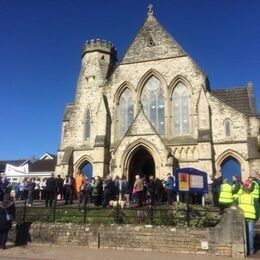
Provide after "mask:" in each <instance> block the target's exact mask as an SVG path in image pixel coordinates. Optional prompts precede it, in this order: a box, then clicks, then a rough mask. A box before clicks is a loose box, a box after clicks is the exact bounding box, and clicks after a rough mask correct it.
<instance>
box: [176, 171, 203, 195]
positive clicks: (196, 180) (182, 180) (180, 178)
mask: <svg viewBox="0 0 260 260" xmlns="http://www.w3.org/2000/svg"><path fill="white" fill-rule="evenodd" d="M175 177H176V186H177V190H178V191H179V192H189V193H207V192H208V178H207V173H206V172H203V171H200V170H198V169H195V168H180V169H176V170H175Z"/></svg>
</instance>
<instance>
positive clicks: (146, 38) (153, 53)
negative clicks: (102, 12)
mask: <svg viewBox="0 0 260 260" xmlns="http://www.w3.org/2000/svg"><path fill="white" fill-rule="evenodd" d="M180 56H187V54H186V52H185V51H184V50H183V49H182V48H181V47H180V45H179V44H178V43H177V42H176V41H175V39H173V37H172V36H171V35H170V34H169V33H168V32H167V31H166V30H165V29H164V28H163V27H162V26H161V25H160V23H159V22H158V21H157V19H156V18H155V17H154V16H153V14H152V13H148V17H147V19H146V21H145V22H144V24H143V26H142V27H141V29H140V31H139V32H138V33H137V35H136V37H135V38H134V40H133V42H132V43H131V44H130V46H129V47H128V49H127V51H126V53H125V54H124V56H123V58H122V60H121V61H120V64H126V63H135V62H142V61H149V60H156V59H166V58H175V57H180Z"/></svg>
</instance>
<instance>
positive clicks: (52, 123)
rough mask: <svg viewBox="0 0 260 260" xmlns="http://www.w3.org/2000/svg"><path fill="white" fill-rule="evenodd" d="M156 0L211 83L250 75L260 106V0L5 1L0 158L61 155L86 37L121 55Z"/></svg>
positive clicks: (1, 2)
mask: <svg viewBox="0 0 260 260" xmlns="http://www.w3.org/2000/svg"><path fill="white" fill-rule="evenodd" d="M150 2H151V3H152V4H153V5H154V14H155V16H156V17H157V19H158V20H159V21H160V23H161V24H162V25H163V26H164V27H165V28H166V29H167V31H168V32H170V33H171V34H172V35H173V37H174V38H175V39H176V40H177V41H178V42H179V44H180V45H181V46H182V47H183V48H184V49H185V50H186V51H187V52H188V53H189V54H190V56H191V57H192V58H193V59H194V60H195V61H196V62H197V64H199V66H200V67H201V68H202V69H203V70H204V72H205V73H206V74H207V75H208V76H209V80H210V83H211V87H212V88H219V87H229V86H230V87H233V86H241V85H245V84H246V83H247V81H248V80H251V81H253V83H254V91H255V94H256V98H257V101H258V110H259V108H260V106H259V102H260V71H259V69H260V50H259V49H260V1H258V0H229V1H227V0H197V1H194V0H157V1H146V0H143V1H142V0H125V1H123V0H120V1H119V0H110V1H107V0H99V1H98V0H97V1H91V0H0V88H1V106H0V118H1V128H0V160H3V159H20V158H28V157H31V156H33V155H34V156H36V157H39V156H40V155H42V154H43V153H45V152H51V153H56V151H57V149H58V145H59V142H60V133H61V120H62V115H63V111H64V107H65V104H66V103H69V102H73V101H74V96H75V89H76V81H77V77H78V73H79V69H80V54H81V48H82V46H83V44H84V42H85V41H86V40H89V39H92V38H101V39H106V40H110V41H112V42H113V43H114V44H115V46H116V47H117V49H118V54H119V55H118V56H119V58H120V57H121V56H122V54H123V53H124V51H125V50H126V48H127V47H128V45H129V44H130V42H131V41H132V39H133V38H134V36H135V34H136V33H137V31H138V30H139V28H140V26H141V25H142V23H143V22H144V19H145V18H146V13H147V8H146V7H147V5H148V4H149V3H150Z"/></svg>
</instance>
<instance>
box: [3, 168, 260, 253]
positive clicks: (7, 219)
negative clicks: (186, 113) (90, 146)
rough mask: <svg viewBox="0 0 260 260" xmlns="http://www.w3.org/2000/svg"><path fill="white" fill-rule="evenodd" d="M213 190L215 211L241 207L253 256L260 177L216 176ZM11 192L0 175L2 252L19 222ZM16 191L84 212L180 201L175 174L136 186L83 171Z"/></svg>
mask: <svg viewBox="0 0 260 260" xmlns="http://www.w3.org/2000/svg"><path fill="white" fill-rule="evenodd" d="M209 186H210V187H209V188H210V190H211V193H212V203H213V205H214V206H215V207H219V208H220V210H221V211H224V209H225V208H227V207H231V206H237V207H239V208H240V209H241V210H242V211H243V212H244V217H245V220H246V226H247V233H248V242H249V244H248V248H249V254H253V253H254V245H253V241H254V224H255V222H256V220H257V219H258V218H259V216H260V212H259V211H260V210H259V205H260V203H259V202H260V201H259V192H260V174H259V173H258V174H256V177H252V176H249V178H248V179H247V180H245V181H244V182H242V180H241V179H240V178H239V177H238V176H233V177H232V183H229V182H228V180H227V179H223V178H222V177H221V176H218V175H215V176H212V182H211V183H210V184H209ZM11 189H12V184H11V183H10V181H9V180H8V179H7V178H6V176H5V174H2V175H0V222H1V224H0V248H5V243H6V238H7V234H8V231H9V229H10V227H11V225H12V220H13V219H14V218H15V206H14V201H13V199H12V197H11V195H10V192H11ZM14 189H15V198H16V199H17V200H25V201H26V203H27V205H28V206H32V205H33V202H34V201H35V200H44V201H45V206H46V207H52V206H53V204H54V203H55V202H56V201H57V200H63V201H64V204H65V205H67V204H73V203H74V201H75V200H77V203H78V207H79V209H80V210H82V209H83V207H84V206H85V205H87V204H88V203H90V202H91V203H93V204H94V205H95V206H102V207H103V208H106V207H107V206H108V205H109V202H110V201H124V202H125V205H126V206H127V207H129V206H130V204H131V203H134V204H135V205H136V206H137V207H143V206H145V205H146V206H147V205H148V206H155V205H157V204H161V203H164V202H165V203H168V204H169V205H172V203H173V202H174V201H176V197H177V196H176V195H177V187H176V179H175V176H174V175H172V174H171V173H168V174H167V178H166V179H165V180H160V179H159V178H155V177H154V176H152V175H151V176H146V177H145V178H142V176H140V175H136V176H135V180H133V181H132V182H129V181H128V180H127V178H126V177H125V176H123V177H121V178H120V177H118V176H115V177H114V178H112V177H111V176H110V175H108V176H106V177H103V178H101V177H100V176H96V177H94V178H91V179H88V178H87V177H86V176H85V175H84V173H83V172H81V171H78V173H77V174H76V176H75V177H73V176H72V175H71V176H66V177H65V178H64V179H63V178H61V176H60V175H58V176H57V177H55V176H54V173H52V174H51V177H49V178H43V179H40V178H24V179H23V181H21V182H20V183H17V184H16V185H15V187H14ZM179 195H180V194H179ZM193 197H196V195H193ZM188 199H190V198H188ZM2 223H4V225H2Z"/></svg>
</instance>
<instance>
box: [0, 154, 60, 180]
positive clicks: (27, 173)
mask: <svg viewBox="0 0 260 260" xmlns="http://www.w3.org/2000/svg"><path fill="white" fill-rule="evenodd" d="M56 163H57V156H56V155H53V154H50V153H45V154H44V155H43V156H41V158H39V159H35V158H30V159H23V160H6V161H0V173H5V174H6V177H7V178H8V179H9V180H10V181H11V182H13V183H16V182H20V181H21V180H23V179H24V178H36V177H39V178H48V177H50V176H51V173H53V172H54V171H55V166H56Z"/></svg>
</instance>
